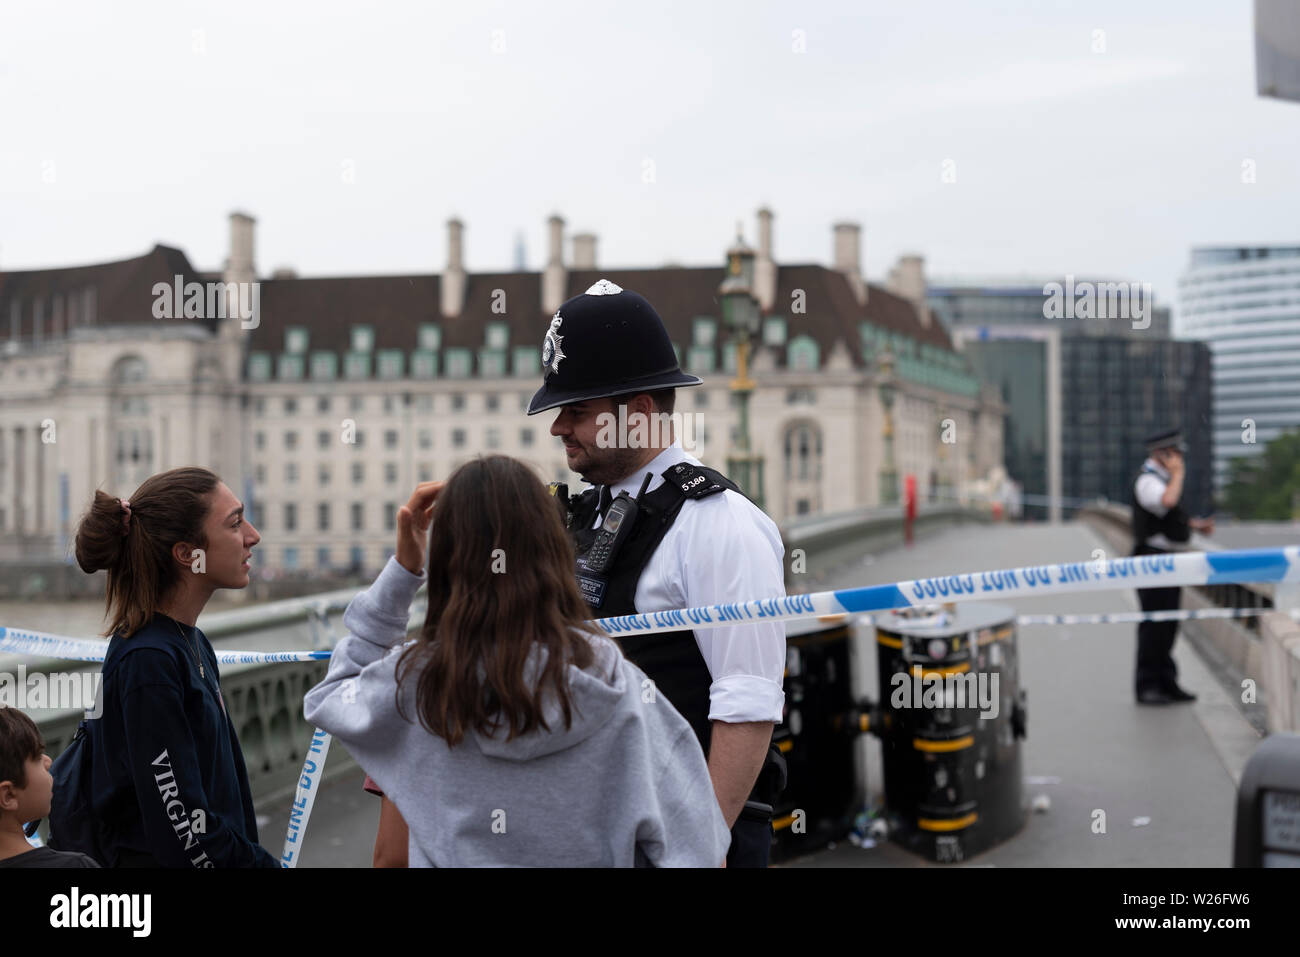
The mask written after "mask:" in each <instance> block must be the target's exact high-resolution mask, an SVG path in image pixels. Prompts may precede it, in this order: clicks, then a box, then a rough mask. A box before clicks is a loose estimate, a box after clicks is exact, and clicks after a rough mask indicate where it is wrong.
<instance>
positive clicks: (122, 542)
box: [76, 468, 261, 636]
mask: <svg viewBox="0 0 1300 957" xmlns="http://www.w3.org/2000/svg"><path fill="white" fill-rule="evenodd" d="M127 501H128V502H129V503H130V505H129V508H128V507H126V506H124V505H123V504H122V500H121V499H118V498H114V497H113V496H111V495H107V494H105V493H104V492H100V491H96V492H95V501H94V503H93V504H92V505H91V506H90V508H89V510H87V512H86V514H85V516H84V517H83V518H82V519H81V524H80V525H78V527H77V539H76V554H77V564H78V565H80V566H81V570H82V571H84V572H87V573H92V572H96V571H99V569H101V568H104V569H107V570H108V595H107V608H108V614H109V617H110V618H111V620H112V624H111V625H110V626H109V628H108V631H107V632H105V634H115V633H119V634H122V635H124V636H129V635H132V634H134V633H135V632H137V631H139V630H140V628H142V627H143V626H144V625H145V624H146V623H147V622H148V621H149V619H150V618H152V617H153V615H154V612H156V611H157V610H158V606H159V604H160V603H161V602H162V601H163V599H164V598H165V597H167V596H168V595H169V593H171V592H172V591H173V590H174V589H176V588H177V587H179V586H182V585H187V584H189V583H190V582H195V583H197V584H198V585H199V586H200V587H201V588H203V589H204V590H205V591H206V592H207V594H211V593H212V592H213V591H214V590H216V589H218V588H244V587H245V586H246V585H248V572H249V567H250V565H249V564H247V563H246V560H251V555H252V548H253V546H254V545H256V544H257V543H258V542H259V541H261V538H260V536H259V535H258V534H257V530H256V529H255V528H253V526H252V523H250V522H249V521H248V520H247V519H245V518H244V507H243V505H241V504H240V502H239V500H238V499H237V498H235V494H234V493H233V492H231V491H230V489H228V488H227V487H226V486H225V484H223V483H222V481H221V479H220V478H218V477H217V476H216V475H214V474H213V473H212V472H209V471H208V470H207V469H200V468H179V469H172V470H170V471H168V472H160V473H159V474H158V475H154V476H152V477H150V478H148V479H146V480H145V481H144V483H142V484H141V486H140V487H139V488H138V489H136V490H135V491H134V492H133V493H131V496H130V497H129V498H128V499H127Z"/></svg>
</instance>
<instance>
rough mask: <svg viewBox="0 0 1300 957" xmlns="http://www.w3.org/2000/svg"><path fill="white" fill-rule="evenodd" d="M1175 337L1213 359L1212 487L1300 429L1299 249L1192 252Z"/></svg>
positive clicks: (1241, 248)
mask: <svg viewBox="0 0 1300 957" xmlns="http://www.w3.org/2000/svg"><path fill="white" fill-rule="evenodd" d="M1175 333H1176V335H1177V336H1178V337H1179V338H1181V339H1199V340H1204V341H1205V342H1207V343H1208V344H1209V347H1210V350H1211V352H1212V353H1213V377H1214V429H1213V432H1214V447H1213V455H1214V481H1215V487H1216V488H1217V489H1221V488H1223V486H1224V485H1226V484H1227V482H1228V480H1229V477H1230V474H1231V470H1232V463H1233V461H1235V460H1237V459H1240V458H1244V457H1250V456H1254V455H1257V454H1259V453H1260V451H1261V450H1262V449H1263V447H1264V446H1265V445H1266V444H1267V443H1268V442H1269V441H1270V440H1272V439H1275V438H1277V437H1278V436H1279V435H1281V434H1282V433H1283V432H1285V431H1287V430H1288V429H1294V428H1297V427H1300V245H1291V246H1281V245H1279V246H1249V247H1247V246H1211V247H1198V248H1196V249H1193V250H1192V256H1191V262H1190V263H1189V264H1188V267H1187V270H1186V272H1184V274H1183V275H1182V277H1181V278H1180V280H1179V306H1178V316H1177V320H1176V323H1175Z"/></svg>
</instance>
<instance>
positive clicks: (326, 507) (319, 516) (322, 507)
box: [316, 502, 330, 532]
mask: <svg viewBox="0 0 1300 957" xmlns="http://www.w3.org/2000/svg"><path fill="white" fill-rule="evenodd" d="M316 530H317V531H318V532H328V531H329V530H330V503H329V502H321V503H320V504H319V505H317V506H316Z"/></svg>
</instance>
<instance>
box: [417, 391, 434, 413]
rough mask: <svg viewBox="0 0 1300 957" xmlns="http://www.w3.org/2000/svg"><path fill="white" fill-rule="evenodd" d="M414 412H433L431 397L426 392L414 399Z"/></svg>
mask: <svg viewBox="0 0 1300 957" xmlns="http://www.w3.org/2000/svg"><path fill="white" fill-rule="evenodd" d="M415 410H416V411H417V412H432V411H433V396H432V395H430V394H429V393H427V392H421V393H420V394H419V395H417V396H416V397H415Z"/></svg>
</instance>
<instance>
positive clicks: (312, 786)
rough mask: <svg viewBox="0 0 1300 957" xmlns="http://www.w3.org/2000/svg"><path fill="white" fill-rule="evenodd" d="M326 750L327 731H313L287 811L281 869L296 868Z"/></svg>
mask: <svg viewBox="0 0 1300 957" xmlns="http://www.w3.org/2000/svg"><path fill="white" fill-rule="evenodd" d="M329 750H330V734H329V732H327V731H322V730H321V729H320V728H313V729H312V733H311V744H310V745H309V746H308V748H307V760H306V761H304V762H303V765H302V775H301V776H300V777H299V778H298V789H297V791H296V792H295V793H294V796H293V805H292V806H291V807H290V808H289V830H288V831H287V832H286V833H285V835H284V852H283V853H282V854H281V855H280V866H281V867H284V868H295V867H297V866H298V855H299V852H300V851H301V850H302V841H303V836H304V835H305V834H306V833H307V821H308V820H309V819H310V818H311V809H312V807H313V806H314V805H315V804H316V794H317V793H318V792H319V791H320V787H319V784H320V777H321V774H322V773H323V772H324V770H325V757H326V755H328V754H329Z"/></svg>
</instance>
